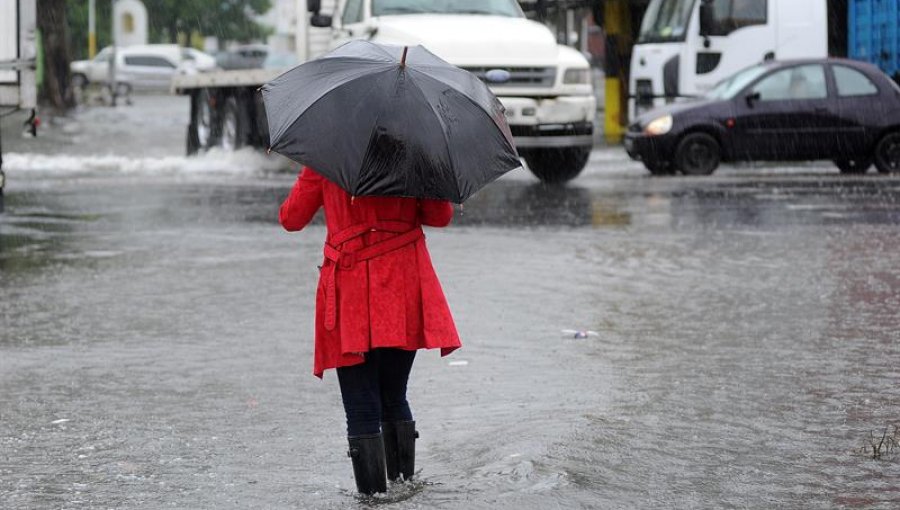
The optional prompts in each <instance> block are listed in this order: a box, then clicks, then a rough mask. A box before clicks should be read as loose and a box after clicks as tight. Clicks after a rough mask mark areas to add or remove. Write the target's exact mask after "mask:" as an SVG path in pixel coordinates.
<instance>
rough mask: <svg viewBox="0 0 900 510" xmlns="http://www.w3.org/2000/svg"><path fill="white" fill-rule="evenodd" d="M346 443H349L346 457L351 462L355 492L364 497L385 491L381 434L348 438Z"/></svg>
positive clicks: (385, 482)
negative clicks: (364, 495) (354, 479)
mask: <svg viewBox="0 0 900 510" xmlns="http://www.w3.org/2000/svg"><path fill="white" fill-rule="evenodd" d="M347 441H348V442H349V443H350V450H349V451H348V452H347V455H348V456H349V457H350V459H351V460H352V462H353V477H354V478H356V490H358V491H359V492H360V494H366V495H370V494H374V493H376V492H385V491H387V481H386V480H385V475H384V442H383V441H382V439H381V434H372V435H368V436H356V437H350V438H347Z"/></svg>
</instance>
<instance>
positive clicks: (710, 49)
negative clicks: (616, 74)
mask: <svg viewBox="0 0 900 510" xmlns="http://www.w3.org/2000/svg"><path fill="white" fill-rule="evenodd" d="M827 54H828V12H827V5H826V2H825V0H651V2H650V5H649V6H648V7H647V11H646V13H645V14H644V19H643V21H642V23H641V28H640V33H639V35H638V40H637V43H636V44H635V46H634V50H633V52H632V56H631V74H630V77H629V92H630V93H629V97H630V98H629V108H628V113H629V118H630V119H634V118H636V117H637V116H638V115H640V114H641V113H643V112H645V111H647V110H650V109H652V108H654V107H656V106H660V105H663V104H666V103H671V102H673V101H677V100H679V99H681V98H690V97H696V96H700V95H703V94H705V93H706V92H708V91H709V90H711V89H712V88H713V86H715V85H716V84H717V83H718V82H720V81H721V80H723V79H725V78H727V77H728V76H731V75H732V74H734V73H736V72H737V71H740V70H741V69H744V68H746V67H749V66H751V65H753V64H757V63H759V62H762V61H764V60H774V59H778V60H788V59H797V58H825V57H826V56H827Z"/></svg>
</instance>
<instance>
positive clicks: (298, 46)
mask: <svg viewBox="0 0 900 510" xmlns="http://www.w3.org/2000/svg"><path fill="white" fill-rule="evenodd" d="M294 8H295V9H296V10H297V11H296V16H295V19H296V20H297V22H296V26H295V27H294V52H295V54H296V55H297V59H299V60H300V62H306V61H307V60H309V9H308V8H307V3H306V0H297V1H296V2H294Z"/></svg>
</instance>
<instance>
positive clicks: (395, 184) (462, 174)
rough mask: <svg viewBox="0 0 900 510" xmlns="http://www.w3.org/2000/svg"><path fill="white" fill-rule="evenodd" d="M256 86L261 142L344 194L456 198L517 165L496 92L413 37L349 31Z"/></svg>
mask: <svg viewBox="0 0 900 510" xmlns="http://www.w3.org/2000/svg"><path fill="white" fill-rule="evenodd" d="M262 94H263V100H264V102H265V108H266V117H267V119H268V123H269V142H270V143H269V146H270V149H271V150H273V151H275V152H278V153H279V154H283V155H285V156H287V157H289V158H291V159H293V160H294V161H297V162H299V163H301V164H304V165H308V166H310V167H312V168H314V169H315V170H316V171H317V172H319V173H320V174H322V175H323V176H325V177H326V178H328V179H329V180H331V181H332V182H334V183H336V184H338V185H339V186H341V187H342V188H343V189H344V190H346V191H347V192H348V193H350V194H351V195H353V196H366V195H379V196H404V197H416V198H437V199H444V200H450V201H453V202H456V203H462V202H463V201H464V200H465V199H466V198H468V197H469V196H470V195H471V194H472V193H474V192H475V191H477V190H478V189H480V188H481V187H482V186H484V185H485V184H487V183H489V182H491V181H493V180H494V179H496V178H497V177H499V176H500V175H502V174H503V173H505V172H507V171H509V170H512V169H514V168H518V167H519V166H521V163H520V161H519V156H518V154H517V153H516V149H515V145H514V143H513V138H512V134H511V133H510V131H509V126H508V125H507V124H506V117H505V114H504V112H505V110H504V108H503V105H502V104H500V101H499V100H498V99H497V98H496V97H495V96H494V95H493V94H492V93H491V91H490V90H489V89H488V88H487V86H485V85H484V84H483V83H482V82H481V81H480V80H479V79H478V78H476V77H475V76H474V75H472V74H470V73H468V72H466V71H464V70H462V69H460V68H458V67H455V66H452V65H450V64H448V63H447V62H444V61H443V60H441V59H440V58H438V57H436V56H435V55H433V54H432V53H430V52H429V51H428V50H426V49H425V48H423V47H421V46H414V47H409V48H406V47H402V46H385V45H380V44H375V43H372V42H369V41H351V42H349V43H347V44H344V45H343V46H341V47H339V48H337V49H335V50H334V51H332V52H330V53H328V54H326V55H324V56H322V57H320V58H318V59H316V60H312V61H309V62H306V63H304V64H301V65H299V66H297V67H295V68H293V69H291V70H290V71H287V72H286V73H284V74H282V75H281V76H279V77H277V78H275V79H274V80H272V81H270V82H269V83H266V84H265V85H263V87H262Z"/></svg>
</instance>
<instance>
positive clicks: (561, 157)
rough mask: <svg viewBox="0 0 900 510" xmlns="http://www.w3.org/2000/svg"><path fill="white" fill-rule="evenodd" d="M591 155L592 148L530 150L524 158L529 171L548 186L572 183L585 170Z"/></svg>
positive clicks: (524, 153) (524, 152) (524, 154)
mask: <svg viewBox="0 0 900 510" xmlns="http://www.w3.org/2000/svg"><path fill="white" fill-rule="evenodd" d="M590 155H591V148H590V147H564V148H546V149H528V150H527V151H523V154H522V156H523V157H524V158H525V162H526V163H528V169H529V170H531V173H533V174H534V175H535V177H537V178H538V179H540V180H541V181H542V182H546V183H548V184H557V183H563V182H566V181H571V180H572V179H574V178H575V177H577V176H578V174H580V173H581V171H582V170H584V167H585V165H587V162H588V158H589V157H590Z"/></svg>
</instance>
